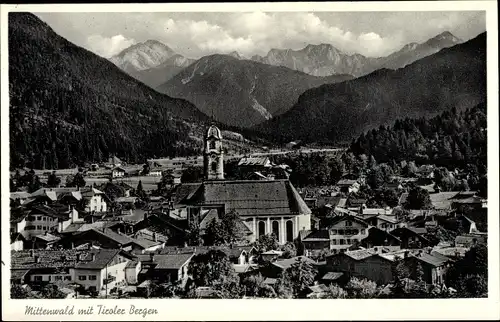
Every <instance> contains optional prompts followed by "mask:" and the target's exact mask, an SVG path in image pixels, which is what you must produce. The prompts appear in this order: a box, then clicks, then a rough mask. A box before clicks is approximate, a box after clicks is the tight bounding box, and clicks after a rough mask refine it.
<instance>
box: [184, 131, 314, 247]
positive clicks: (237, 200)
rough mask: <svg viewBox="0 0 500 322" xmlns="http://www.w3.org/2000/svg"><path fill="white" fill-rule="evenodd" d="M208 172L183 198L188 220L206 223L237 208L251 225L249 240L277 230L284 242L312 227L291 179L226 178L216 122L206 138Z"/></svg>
mask: <svg viewBox="0 0 500 322" xmlns="http://www.w3.org/2000/svg"><path fill="white" fill-rule="evenodd" d="M204 172H205V178H204V181H203V182H202V183H200V184H197V185H196V187H194V189H191V192H190V193H189V194H188V195H186V196H185V197H184V198H183V200H181V201H180V203H181V204H183V205H185V206H186V208H187V209H186V210H187V219H188V222H190V223H197V224H200V223H204V224H205V225H206V224H207V221H208V220H209V219H210V220H211V218H215V217H219V218H221V217H222V216H224V214H226V213H229V212H231V211H235V212H236V213H237V214H238V215H239V217H240V219H241V220H242V222H243V223H244V225H245V226H246V228H248V241H249V242H254V241H256V240H257V239H258V238H259V237H260V236H261V235H266V234H271V233H274V234H275V235H276V236H277V238H278V241H279V243H280V244H284V243H286V242H289V241H293V240H295V239H296V238H297V237H298V235H299V231H300V230H309V229H311V210H310V209H309V207H308V206H307V205H306V203H305V202H304V200H303V199H302V197H301V196H300V195H299V193H298V192H297V190H296V189H295V188H294V187H293V185H292V184H291V183H290V181H289V180H285V179H283V180H234V181H233V180H225V179H224V151H223V146H222V134H221V131H220V130H219V129H218V128H217V127H216V126H213V125H212V126H211V127H210V128H209V129H208V131H207V134H206V137H205V146H204ZM214 215H215V216H214Z"/></svg>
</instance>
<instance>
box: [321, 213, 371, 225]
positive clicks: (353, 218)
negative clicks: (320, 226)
mask: <svg viewBox="0 0 500 322" xmlns="http://www.w3.org/2000/svg"><path fill="white" fill-rule="evenodd" d="M345 220H349V221H355V222H357V223H360V224H362V225H364V226H366V227H368V226H369V225H368V223H367V222H366V221H364V220H363V219H361V218H359V217H357V216H353V215H345V216H341V217H340V218H338V219H337V220H335V221H333V222H332V223H331V224H330V227H331V226H333V225H336V224H338V223H340V222H342V221H345Z"/></svg>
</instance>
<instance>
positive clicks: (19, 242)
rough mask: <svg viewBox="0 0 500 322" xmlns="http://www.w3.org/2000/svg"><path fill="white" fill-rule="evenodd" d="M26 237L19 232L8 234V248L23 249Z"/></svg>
mask: <svg viewBox="0 0 500 322" xmlns="http://www.w3.org/2000/svg"><path fill="white" fill-rule="evenodd" d="M25 242H26V239H25V238H24V236H23V235H22V234H20V233H13V234H12V233H11V234H10V250H23V249H24V244H25Z"/></svg>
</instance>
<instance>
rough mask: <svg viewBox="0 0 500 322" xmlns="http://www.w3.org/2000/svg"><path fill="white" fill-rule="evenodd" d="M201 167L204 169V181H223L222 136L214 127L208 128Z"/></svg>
mask: <svg viewBox="0 0 500 322" xmlns="http://www.w3.org/2000/svg"><path fill="white" fill-rule="evenodd" d="M203 165H204V168H205V180H224V151H223V150H222V135H221V132H220V130H219V129H218V128H217V127H216V126H215V125H212V126H210V128H209V129H208V131H207V135H206V137H205V149H204V152H203Z"/></svg>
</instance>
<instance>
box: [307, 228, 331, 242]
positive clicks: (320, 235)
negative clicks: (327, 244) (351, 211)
mask: <svg viewBox="0 0 500 322" xmlns="http://www.w3.org/2000/svg"><path fill="white" fill-rule="evenodd" d="M302 241H304V242H316V241H330V232H329V231H328V230H326V229H322V230H315V231H311V232H310V233H309V234H307V236H306V237H305V238H304V239H303V240H302Z"/></svg>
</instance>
